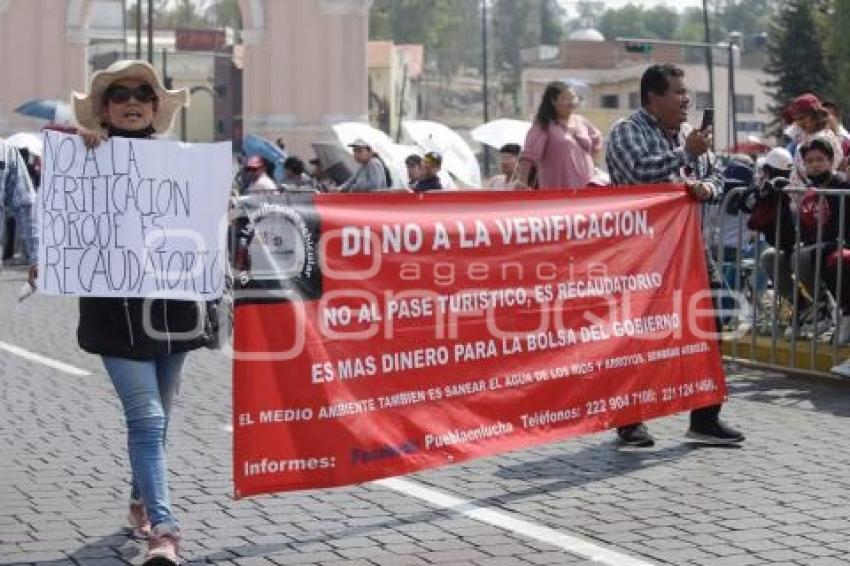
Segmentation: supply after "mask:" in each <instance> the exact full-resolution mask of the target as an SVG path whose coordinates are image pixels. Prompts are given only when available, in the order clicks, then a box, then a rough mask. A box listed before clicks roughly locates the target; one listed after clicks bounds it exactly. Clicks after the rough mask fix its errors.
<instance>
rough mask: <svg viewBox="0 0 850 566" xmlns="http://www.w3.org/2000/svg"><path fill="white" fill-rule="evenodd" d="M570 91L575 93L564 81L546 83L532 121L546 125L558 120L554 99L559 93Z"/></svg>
mask: <svg viewBox="0 0 850 566" xmlns="http://www.w3.org/2000/svg"><path fill="white" fill-rule="evenodd" d="M564 92H572V93H573V95H576V93H575V91H573V90H572V89H571V88H570V87H569V86H568V85H567V84H566V83H564V82H563V81H552V82H551V83H549V84H548V85H546V90H544V91H543V98H542V99H541V100H540V106H539V107H538V108H537V115H536V116H535V117H534V121H535V122H536V123H537V124H539V125H540V126H542V127H544V128H545V127H547V126H548V125H549V124H550V123H552V122H555V121H557V120H558V113H557V112H556V111H555V100H556V99H557V98H558V97H559V96H561V93H564Z"/></svg>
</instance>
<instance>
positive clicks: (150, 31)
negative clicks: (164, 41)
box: [148, 0, 153, 65]
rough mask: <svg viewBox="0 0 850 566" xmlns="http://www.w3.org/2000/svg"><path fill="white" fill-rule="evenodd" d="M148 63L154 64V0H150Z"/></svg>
mask: <svg viewBox="0 0 850 566" xmlns="http://www.w3.org/2000/svg"><path fill="white" fill-rule="evenodd" d="M148 63H150V64H151V65H153V0H148Z"/></svg>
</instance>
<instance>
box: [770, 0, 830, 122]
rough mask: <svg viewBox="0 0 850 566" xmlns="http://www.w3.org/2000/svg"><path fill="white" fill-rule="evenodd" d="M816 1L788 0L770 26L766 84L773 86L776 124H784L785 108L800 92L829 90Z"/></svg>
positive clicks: (828, 77)
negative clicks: (768, 76)
mask: <svg viewBox="0 0 850 566" xmlns="http://www.w3.org/2000/svg"><path fill="white" fill-rule="evenodd" d="M813 4H814V3H813V2H811V1H810V0H788V1H787V2H786V3H784V4H783V5H782V6H781V7H780V9H779V11H778V13H777V14H776V16H775V17H774V19H773V21H772V22H771V25H770V32H769V33H770V35H769V39H768V44H767V52H768V64H767V65H766V66H765V71H766V72H767V73H768V74H770V75H771V76H772V78H771V80H769V81H767V82H766V83H765V85H766V86H767V87H769V88H770V89H771V90H770V96H771V98H772V99H773V104H772V105H771V107H770V110H771V111H772V112H773V113H774V114H775V115H776V117H777V123H781V121H780V120H781V113H782V109H783V108H784V107H785V105H786V104H787V103H788V101H789V100H790V99H792V98H794V97H795V96H797V95H798V94H800V92H801V91H803V90H814V91H816V92H821V93H823V92H829V91H830V86H831V85H830V72H829V70H828V68H827V66H826V59H825V55H824V49H823V45H822V43H821V42H822V38H823V36H824V33H823V31H824V30H823V29H822V24H821V23H820V22H819V21H818V17H817V7H816V6H814V5H813ZM843 33H846V28H845V30H844V31H843Z"/></svg>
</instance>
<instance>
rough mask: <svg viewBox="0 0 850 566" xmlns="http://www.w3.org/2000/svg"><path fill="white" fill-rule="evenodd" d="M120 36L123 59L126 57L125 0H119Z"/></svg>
mask: <svg viewBox="0 0 850 566" xmlns="http://www.w3.org/2000/svg"><path fill="white" fill-rule="evenodd" d="M121 37H122V39H123V40H124V52H123V53H122V55H123V56H124V59H126V58H127V0H121Z"/></svg>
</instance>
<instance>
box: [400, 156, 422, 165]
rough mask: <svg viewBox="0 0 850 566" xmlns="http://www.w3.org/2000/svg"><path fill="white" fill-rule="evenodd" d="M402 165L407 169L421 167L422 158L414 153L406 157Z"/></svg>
mask: <svg viewBox="0 0 850 566" xmlns="http://www.w3.org/2000/svg"><path fill="white" fill-rule="evenodd" d="M404 164H405V165H407V166H408V167H413V166H418V165H422V158H421V157H419V156H418V155H416V154H415V153H414V154H412V155H408V156H407V157H406V158H405V159H404Z"/></svg>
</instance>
